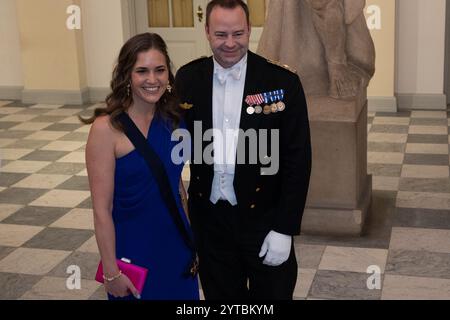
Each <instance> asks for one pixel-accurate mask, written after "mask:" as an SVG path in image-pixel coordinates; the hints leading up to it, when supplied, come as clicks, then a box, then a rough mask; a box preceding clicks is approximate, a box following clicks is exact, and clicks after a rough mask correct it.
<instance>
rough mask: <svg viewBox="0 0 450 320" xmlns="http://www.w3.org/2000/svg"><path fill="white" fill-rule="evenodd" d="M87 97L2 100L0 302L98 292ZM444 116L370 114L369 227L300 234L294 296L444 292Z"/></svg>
mask: <svg viewBox="0 0 450 320" xmlns="http://www.w3.org/2000/svg"><path fill="white" fill-rule="evenodd" d="M96 106H97V105H85V106H65V105H44V104H38V105H24V104H22V103H19V102H14V101H0V161H1V162H0V287H2V288H3V289H2V290H1V291H0V299H92V300H96V299H105V293H104V290H103V288H102V287H101V286H100V285H99V284H98V283H96V282H95V281H94V280H93V278H94V273H95V269H96V266H97V263H98V261H99V254H98V250H97V246H96V242H95V237H94V232H93V221H92V204H91V200H90V194H89V186H88V183H87V177H86V170H85V165H84V147H85V143H86V139H87V134H88V131H89V126H84V125H82V124H81V123H79V121H78V119H77V115H88V114H89V113H90V112H92V109H93V108H95V107H96ZM449 125H450V117H449V113H448V112H447V111H412V112H399V113H395V114H392V113H369V117H368V171H369V173H370V174H372V176H373V200H372V212H371V214H370V216H369V219H368V222H367V227H366V230H365V231H364V235H363V236H362V237H358V238H342V237H341V238H335V237H318V236H304V235H302V236H299V237H297V238H296V239H295V242H296V255H297V258H298V263H299V272H298V275H299V276H298V282H297V286H296V288H295V294H294V295H295V298H296V299H404V298H410V299H450V179H449V164H450V162H449V161H450V157H449V143H450V136H449V130H448V127H449ZM183 179H184V180H185V182H186V183H187V182H188V180H189V172H188V170H185V171H183ZM70 266H77V267H78V268H79V270H80V272H81V286H80V287H79V288H76V287H75V288H73V287H71V286H70V285H69V286H68V284H70V283H69V282H70V281H68V279H69V277H70V276H71V272H70V270H71V269H70ZM377 272H379V273H380V277H379V278H378V277H376V276H377ZM369 287H370V288H369Z"/></svg>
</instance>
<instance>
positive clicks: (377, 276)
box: [366, 265, 381, 290]
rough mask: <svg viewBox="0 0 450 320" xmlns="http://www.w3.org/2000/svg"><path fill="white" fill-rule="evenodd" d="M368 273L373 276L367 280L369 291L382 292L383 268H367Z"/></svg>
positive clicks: (374, 266)
mask: <svg viewBox="0 0 450 320" xmlns="http://www.w3.org/2000/svg"><path fill="white" fill-rule="evenodd" d="M366 273H368V274H371V275H370V276H369V277H368V278H367V282H366V284H367V289H369V290H381V268H380V267H379V266H377V265H371V266H368V267H367V271H366Z"/></svg>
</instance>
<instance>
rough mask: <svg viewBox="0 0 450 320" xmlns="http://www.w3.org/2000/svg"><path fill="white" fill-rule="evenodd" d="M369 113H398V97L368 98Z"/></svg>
mask: <svg viewBox="0 0 450 320" xmlns="http://www.w3.org/2000/svg"><path fill="white" fill-rule="evenodd" d="M367 100H368V109H367V110H368V111H369V112H397V111H398V108H397V98H396V97H376V96H372V97H367Z"/></svg>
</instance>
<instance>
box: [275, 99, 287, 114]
mask: <svg viewBox="0 0 450 320" xmlns="http://www.w3.org/2000/svg"><path fill="white" fill-rule="evenodd" d="M277 108H278V111H280V112H281V111H284V109H286V105H285V104H284V102H283V101H278V102H277Z"/></svg>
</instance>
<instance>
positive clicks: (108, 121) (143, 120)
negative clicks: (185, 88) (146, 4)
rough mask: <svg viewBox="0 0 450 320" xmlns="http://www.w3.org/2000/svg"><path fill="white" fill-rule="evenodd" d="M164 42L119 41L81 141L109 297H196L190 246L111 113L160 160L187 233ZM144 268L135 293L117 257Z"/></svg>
mask: <svg viewBox="0 0 450 320" xmlns="http://www.w3.org/2000/svg"><path fill="white" fill-rule="evenodd" d="M170 66H171V64H170V59H169V56H168V54H167V47H166V44H165V43H164V41H163V40H162V38H161V37H160V36H158V35H157V34H151V33H145V34H140V35H137V36H135V37H133V38H131V39H130V40H128V41H127V43H125V45H124V46H123V47H122V49H121V51H120V54H119V58H118V63H117V65H116V67H115V69H114V72H113V79H112V81H111V88H112V93H111V94H110V95H109V96H108V97H107V99H106V107H105V108H98V109H96V110H95V112H94V116H93V117H92V118H90V119H82V121H83V122H85V123H88V124H89V123H92V127H91V130H90V133H89V138H88V142H87V145H86V167H87V171H88V177H89V184H90V188H91V195H92V202H93V208H94V226H95V235H96V239H97V244H98V247H99V252H100V255H101V259H102V264H103V271H104V279H105V283H104V285H105V289H106V291H107V293H108V298H109V299H110V300H114V299H127V300H128V299H136V298H137V299H151V300H198V299H199V292H198V281H197V277H196V276H195V277H191V276H187V275H186V269H187V267H188V266H189V263H190V262H191V259H192V252H191V250H190V249H189V247H188V246H187V245H186V243H185V242H184V241H183V238H182V236H181V233H180V231H179V230H178V229H177V226H176V225H175V222H174V220H173V218H172V216H171V215H170V212H169V210H168V208H167V206H166V204H165V202H164V201H163V199H162V196H161V193H160V190H159V188H158V184H157V181H156V180H155V177H154V175H153V174H152V171H151V170H150V169H149V167H148V165H147V163H146V162H145V160H144V158H143V157H142V156H141V155H140V154H139V153H138V152H137V150H136V149H135V148H134V146H133V144H132V143H131V141H129V140H128V138H127V136H126V135H125V134H124V132H123V129H122V127H121V125H120V123H119V121H118V119H117V115H119V114H120V113H122V112H126V113H127V114H128V115H129V117H130V118H131V120H132V121H133V122H134V123H135V125H136V126H137V127H138V129H139V130H140V131H141V133H142V134H143V135H144V136H145V137H146V140H147V143H148V144H149V145H150V146H151V148H152V149H153V150H154V151H155V152H156V153H157V155H158V156H159V158H160V159H161V161H162V163H163V164H164V167H165V170H166V173H167V176H168V178H169V182H170V186H171V189H172V192H173V194H174V196H175V199H176V202H177V206H178V209H179V210H178V211H179V214H180V216H181V217H182V221H183V222H184V226H185V228H186V229H187V230H188V233H189V234H191V230H190V227H189V222H188V219H187V215H186V214H187V212H186V211H187V209H186V208H185V206H184V203H183V201H182V198H184V197H185V196H186V193H185V190H184V187H183V184H182V180H181V171H182V168H183V164H182V162H181V163H180V162H179V161H178V162H177V161H174V159H172V157H171V155H172V150H173V148H174V146H175V145H176V144H177V142H176V141H172V139H171V135H172V133H173V131H174V130H175V129H177V128H180V127H182V126H183V125H182V122H181V115H180V109H179V101H178V100H177V98H176V96H175V93H174V90H173V88H172V87H171V84H172V83H173V79H174V78H173V74H172V72H171V67H170ZM122 258H126V259H128V260H131V263H132V264H135V265H138V266H142V267H145V268H147V269H148V275H147V279H146V282H145V285H144V288H143V290H142V292H141V293H139V292H138V290H137V289H136V288H135V286H134V285H133V283H132V282H131V281H130V279H129V278H128V277H127V276H126V275H125V274H122V273H121V270H119V267H118V265H117V259H122Z"/></svg>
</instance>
